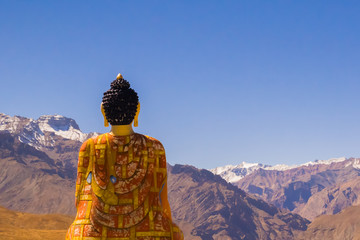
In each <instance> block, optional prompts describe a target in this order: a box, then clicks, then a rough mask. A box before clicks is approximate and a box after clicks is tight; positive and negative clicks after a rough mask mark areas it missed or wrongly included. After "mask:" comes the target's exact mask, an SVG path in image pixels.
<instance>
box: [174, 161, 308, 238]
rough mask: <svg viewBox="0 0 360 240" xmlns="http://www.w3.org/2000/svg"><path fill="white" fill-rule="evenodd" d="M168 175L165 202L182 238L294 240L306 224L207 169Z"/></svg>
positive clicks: (182, 168)
mask: <svg viewBox="0 0 360 240" xmlns="http://www.w3.org/2000/svg"><path fill="white" fill-rule="evenodd" d="M168 172H169V177H168V178H169V201H170V204H171V207H172V212H173V215H174V218H175V219H176V221H177V222H178V223H179V224H180V226H181V228H182V229H183V230H184V233H185V236H186V237H185V239H197V238H195V237H194V236H197V237H200V238H198V239H219V240H220V239H221V240H226V239H234V240H235V239H294V234H296V232H297V231H304V230H306V228H307V224H308V223H309V222H308V221H307V220H305V219H303V218H301V217H300V216H299V215H296V214H292V213H290V212H289V211H280V210H279V209H277V208H276V207H274V206H272V205H269V204H267V203H266V202H264V201H262V200H259V199H257V198H255V197H252V196H251V195H249V194H247V193H245V192H244V191H242V190H240V189H238V188H237V187H235V186H233V185H232V184H229V183H227V182H226V181H224V180H223V179H222V178H220V177H219V176H216V175H214V174H212V173H211V172H209V171H207V170H204V169H203V170H199V169H196V168H195V167H192V166H183V165H175V166H174V167H169V169H168Z"/></svg>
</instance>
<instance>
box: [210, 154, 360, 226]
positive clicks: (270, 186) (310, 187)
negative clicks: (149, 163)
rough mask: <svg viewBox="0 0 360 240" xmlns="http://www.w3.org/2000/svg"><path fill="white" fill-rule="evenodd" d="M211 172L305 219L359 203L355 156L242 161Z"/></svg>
mask: <svg viewBox="0 0 360 240" xmlns="http://www.w3.org/2000/svg"><path fill="white" fill-rule="evenodd" d="M211 171H212V172H213V173H215V174H219V175H220V176H222V177H223V178H224V179H227V180H228V181H229V182H231V183H232V184H233V185H235V186H238V187H239V188H241V189H243V190H244V191H246V192H248V193H250V194H253V195H255V196H258V197H260V198H262V199H263V200H265V201H266V202H269V203H271V204H274V205H275V206H277V207H279V208H282V209H288V210H290V211H292V212H293V213H298V214H300V215H301V216H302V217H305V218H307V219H309V220H313V219H314V218H315V217H317V216H319V215H322V214H336V213H338V212H340V211H341V210H343V209H345V208H347V207H349V206H352V205H358V204H360V200H359V199H360V159H358V158H349V159H346V158H336V159H329V160H324V161H316V162H309V163H306V164H302V165H299V166H291V167H289V166H286V165H280V166H274V167H271V166H263V165H261V164H247V163H242V164H240V165H238V166H225V167H219V168H216V169H212V170H211Z"/></svg>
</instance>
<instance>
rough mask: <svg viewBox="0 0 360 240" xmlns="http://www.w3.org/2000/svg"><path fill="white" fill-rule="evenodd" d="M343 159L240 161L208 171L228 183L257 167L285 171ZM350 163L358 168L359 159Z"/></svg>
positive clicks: (343, 159) (359, 166) (328, 163)
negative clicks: (274, 162) (290, 163)
mask: <svg viewBox="0 0 360 240" xmlns="http://www.w3.org/2000/svg"><path fill="white" fill-rule="evenodd" d="M345 160H346V158H345V157H341V158H331V159H328V160H316V161H314V162H307V163H304V164H301V165H293V166H288V165H285V164H278V165H275V166H270V165H263V164H260V163H246V162H242V163H240V164H239V165H236V166H233V165H226V166H223V167H217V168H214V169H211V170H210V171H211V172H212V173H214V174H217V175H220V176H221V177H222V178H224V179H225V180H226V181H228V182H230V183H234V182H237V181H239V180H240V179H242V178H243V177H245V176H246V175H249V174H251V173H252V172H254V171H256V170H258V169H264V170H269V171H270V170H275V171H285V170H289V169H294V168H298V167H303V166H312V165H318V164H327V165H330V164H332V163H339V162H343V161H345ZM352 165H353V167H354V168H359V169H360V160H359V159H355V160H354V162H353V164H352Z"/></svg>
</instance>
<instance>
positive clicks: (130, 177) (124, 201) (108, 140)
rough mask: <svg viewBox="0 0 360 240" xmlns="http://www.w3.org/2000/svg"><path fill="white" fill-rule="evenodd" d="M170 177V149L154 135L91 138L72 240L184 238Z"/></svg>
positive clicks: (84, 152) (81, 168)
mask: <svg viewBox="0 0 360 240" xmlns="http://www.w3.org/2000/svg"><path fill="white" fill-rule="evenodd" d="M166 176H167V173H166V158H165V151H164V148H163V146H162V144H161V143H160V142H159V141H158V140H156V139H154V138H151V137H148V136H144V135H141V134H137V133H134V134H132V135H129V136H113V135H111V134H109V133H106V134H103V135H100V136H98V137H95V138H91V139H89V140H87V141H86V142H84V144H83V145H82V146H81V148H80V153H79V162H78V175H77V182H76V193H75V202H76V207H77V215H76V219H75V221H74V222H73V224H72V225H71V226H70V228H69V230H68V232H67V235H66V240H130V239H131V240H132V239H136V240H140V239H141V240H145V239H146V240H165V239H167V240H168V239H174V240H178V239H179V240H182V239H183V234H182V232H181V230H180V229H179V228H178V227H177V226H176V225H175V224H174V223H173V222H172V220H171V211H170V207H169V203H168V200H167V185H166V181H167V178H166Z"/></svg>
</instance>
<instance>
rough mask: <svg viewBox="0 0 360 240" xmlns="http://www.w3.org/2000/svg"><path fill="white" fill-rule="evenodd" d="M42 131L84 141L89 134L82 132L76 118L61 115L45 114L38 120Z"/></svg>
mask: <svg viewBox="0 0 360 240" xmlns="http://www.w3.org/2000/svg"><path fill="white" fill-rule="evenodd" d="M36 123H37V124H38V125H39V128H40V130H41V131H42V132H44V131H45V132H53V133H54V134H56V135H59V136H61V137H63V138H67V139H71V140H77V141H80V142H83V141H84V140H86V138H87V136H88V134H86V133H83V132H81V130H80V128H79V125H78V124H77V123H76V122H75V120H74V119H71V118H67V117H64V116H61V115H43V116H41V117H39V118H38V119H37V120H36Z"/></svg>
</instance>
